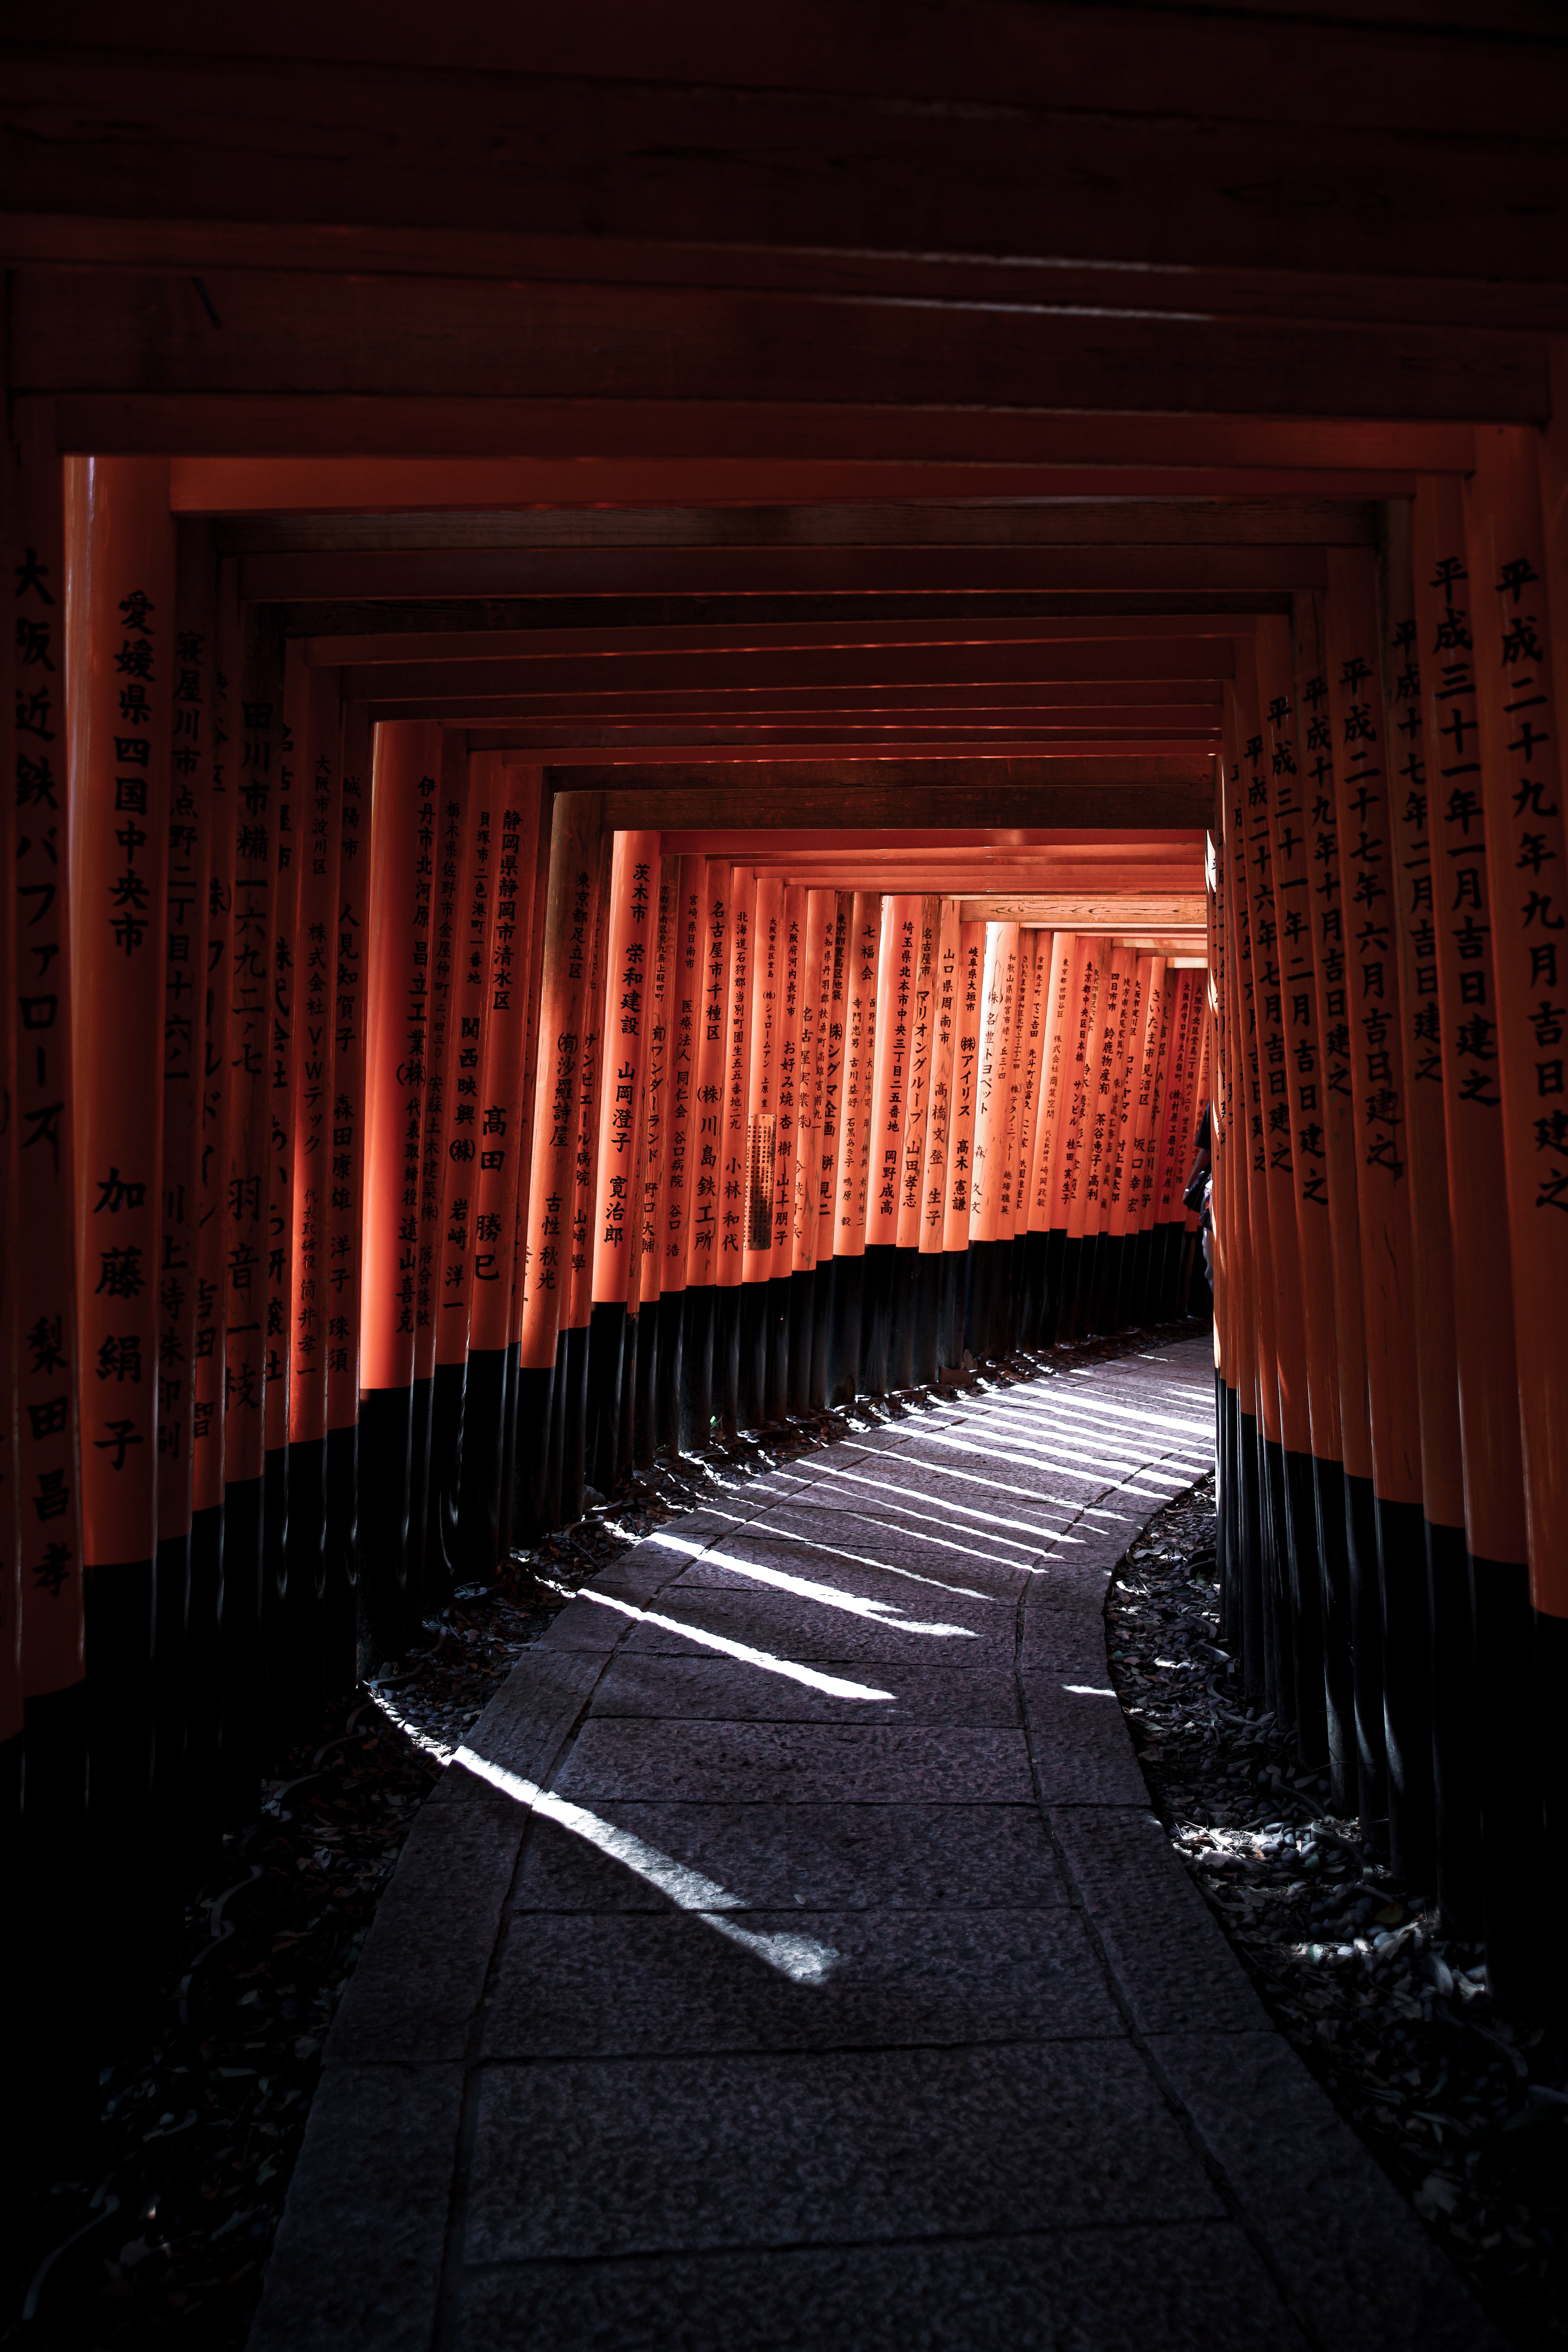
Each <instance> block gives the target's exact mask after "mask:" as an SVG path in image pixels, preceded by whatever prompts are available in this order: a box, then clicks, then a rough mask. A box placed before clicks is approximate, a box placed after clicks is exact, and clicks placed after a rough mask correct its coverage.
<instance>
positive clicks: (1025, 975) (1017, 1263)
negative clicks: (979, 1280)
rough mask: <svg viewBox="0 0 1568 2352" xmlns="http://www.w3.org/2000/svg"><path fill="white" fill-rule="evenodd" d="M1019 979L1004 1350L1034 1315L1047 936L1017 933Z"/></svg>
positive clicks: (1022, 1340)
mask: <svg viewBox="0 0 1568 2352" xmlns="http://www.w3.org/2000/svg"><path fill="white" fill-rule="evenodd" d="M1019 958H1020V969H1021V980H1020V986H1019V1011H1018V1018H1017V1023H1016V1030H1015V1035H1016V1049H1015V1064H1014V1066H1015V1071H1016V1079H1015V1098H1016V1104H1017V1112H1016V1119H1015V1122H1014V1132H1013V1151H1012V1159H1011V1161H1010V1163H1009V1165H1010V1175H1011V1182H1012V1195H1011V1198H1010V1199H1009V1201H1008V1202H1007V1206H1006V1222H1007V1224H1008V1226H1009V1228H1010V1234H1011V1240H1012V1253H1011V1257H1010V1259H1009V1265H1008V1276H1007V1335H1006V1336H1007V1344H1008V1347H1009V1349H1013V1348H1016V1347H1027V1346H1029V1345H1030V1344H1031V1339H1030V1337H1028V1336H1026V1334H1032V1331H1033V1328H1034V1320H1035V1318H1036V1317H1037V1311H1038V1310H1037V1305H1036V1303H1035V1299H1034V1294H1033V1291H1032V1288H1031V1282H1030V1276H1029V1271H1028V1240H1029V1205H1030V1196H1029V1178H1030V1175H1031V1173H1032V1172H1033V1169H1034V1158H1035V1136H1036V1133H1037V1129H1038V1126H1039V1118H1040V1080H1041V1076H1042V1062H1041V1055H1042V1053H1043V1051H1044V1047H1045V1037H1046V991H1047V982H1048V980H1049V977H1050V962H1051V935H1050V933H1049V932H1048V931H1042V930H1034V929H1031V930H1027V931H1024V932H1022V933H1021V934H1020V940H1019Z"/></svg>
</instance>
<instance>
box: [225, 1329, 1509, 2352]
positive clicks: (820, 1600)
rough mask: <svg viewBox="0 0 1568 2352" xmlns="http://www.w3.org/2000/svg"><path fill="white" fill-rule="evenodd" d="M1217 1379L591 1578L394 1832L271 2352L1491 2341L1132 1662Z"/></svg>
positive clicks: (960, 1415)
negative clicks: (1340, 2103) (1134, 1619)
mask: <svg viewBox="0 0 1568 2352" xmlns="http://www.w3.org/2000/svg"><path fill="white" fill-rule="evenodd" d="M1212 1413H1213V1364H1212V1356H1211V1353H1210V1350H1209V1346H1208V1342H1207V1341H1206V1339H1205V1340H1194V1341H1193V1342H1191V1343H1190V1344H1185V1345H1180V1346H1176V1347H1173V1348H1168V1349H1159V1350H1151V1351H1150V1354H1149V1356H1148V1358H1146V1359H1140V1358H1137V1357H1130V1358H1124V1359H1121V1360H1118V1361H1116V1362H1115V1363H1110V1364H1105V1365H1095V1366H1092V1367H1077V1368H1074V1370H1072V1371H1070V1372H1068V1374H1067V1375H1066V1376H1065V1377H1059V1378H1053V1379H1047V1380H1043V1381H1039V1382H1038V1383H1033V1384H1027V1385H1025V1386H1023V1387H1019V1388H1014V1389H1011V1390H1009V1391H1006V1392H1005V1394H1003V1393H1001V1392H997V1391H992V1392H989V1393H987V1392H984V1391H983V1392H980V1393H977V1394H968V1393H966V1394H964V1395H963V1396H959V1397H954V1398H952V1400H950V1401H944V1402H943V1403H942V1406H941V1408H940V1409H939V1410H938V1411H936V1412H931V1413H921V1414H912V1415H910V1416H909V1417H907V1418H905V1419H903V1420H901V1421H899V1422H897V1423H889V1424H887V1425H885V1426H884V1427H882V1428H880V1429H878V1430H874V1431H872V1432H869V1433H866V1434H865V1435H864V1436H858V1437H856V1438H854V1439H852V1440H847V1441H846V1442H844V1443H842V1444H834V1445H832V1446H831V1447H829V1448H827V1449H826V1450H824V1451H823V1452H821V1453H819V1454H813V1455H808V1456H806V1457H805V1458H803V1459H802V1460H801V1461H799V1462H796V1463H792V1464H789V1465H781V1466H780V1467H779V1468H777V1469H776V1470H774V1471H773V1472H771V1473H769V1474H768V1475H766V1476H764V1477H763V1478H760V1479H755V1480H752V1481H749V1482H747V1481H741V1480H737V1481H735V1482H734V1483H733V1485H732V1486H731V1487H730V1488H728V1489H726V1491H724V1492H723V1493H722V1494H721V1495H720V1496H717V1497H715V1498H713V1500H712V1501H711V1503H710V1506H709V1507H705V1508H704V1509H703V1510H701V1511H699V1512H694V1513H692V1514H690V1515H689V1516H688V1517H686V1518H685V1519H684V1520H682V1521H680V1522H679V1523H677V1524H676V1525H674V1526H672V1527H671V1528H667V1529H664V1530H661V1531H660V1533H661V1536H663V1537H664V1538H675V1540H673V1541H671V1540H653V1539H650V1540H648V1541H646V1542H644V1543H642V1544H639V1545H638V1546H637V1547H636V1548H635V1549H634V1550H632V1551H631V1552H630V1553H629V1554H628V1555H626V1557H625V1558H623V1559H620V1560H619V1561H617V1562H616V1566H615V1568H614V1569H613V1570H611V1571H610V1572H609V1573H608V1574H606V1575H605V1576H603V1577H601V1578H598V1579H596V1580H595V1583H594V1585H593V1587H592V1588H590V1590H589V1591H588V1592H587V1593H586V1594H585V1595H584V1596H580V1597H579V1598H577V1599H575V1600H574V1601H571V1602H570V1603H569V1604H568V1606H567V1607H565V1608H564V1609H563V1610H562V1611H561V1612H560V1613H559V1614H558V1616H557V1617H556V1619H555V1620H554V1622H553V1623H552V1626H551V1627H550V1629H549V1631H548V1633H546V1634H545V1635H544V1636H543V1637H542V1639H541V1640H540V1641H539V1642H538V1643H535V1644H534V1645H533V1646H532V1647H531V1649H530V1650H529V1651H528V1652H527V1653H526V1654H525V1655H524V1656H523V1658H522V1659H521V1660H520V1662H519V1664H518V1666H517V1669H516V1671H515V1672H514V1673H513V1675H511V1676H510V1679H509V1681H508V1682H507V1684H506V1685H505V1686H504V1688H503V1689H502V1691H501V1692H500V1694H499V1695H498V1696H497V1698H496V1699H495V1701H494V1702H492V1704H491V1706H489V1708H488V1709H487V1710H486V1712H485V1714H484V1715H483V1716H482V1717H481V1718H480V1719H479V1723H478V1724H476V1725H475V1727H473V1729H472V1731H471V1732H470V1734H469V1737H468V1746H467V1748H466V1749H465V1751H464V1753H465V1756H467V1758H468V1761H467V1762H464V1761H462V1760H458V1761H457V1762H455V1763H454V1766H453V1768H452V1769H451V1771H450V1772H449V1773H448V1775H447V1778H446V1780H444V1781H443V1783H442V1785H441V1787H440V1789H439V1790H438V1791H437V1795H436V1796H435V1797H434V1798H433V1799H432V1800H431V1801H430V1803H429V1804H428V1805H426V1808H425V1809H424V1811H422V1813H421V1815H420V1817H419V1819H418V1821H417V1822H416V1824H415V1827H414V1830H413V1832H412V1833H411V1834H410V1837H409V1839H408V1841H407V1843H406V1845H405V1849H404V1853H403V1856H402V1860H401V1862H400V1864H399V1867H398V1871H397V1874H396V1876H395V1879H394V1881H393V1884H392V1886H391V1888H390V1889H389V1891H388V1894H387V1895H386V1896H385V1898H384V1901H383V1903H382V1906H381V1907H380V1910H379V1911H378V1913H377V1916H376V1919H375V1923H374V1927H373V1930H372V1933H371V1935H370V1937H369V1938H368V1939H367V1942H366V1945H365V1948H364V1952H363V1955H362V1958H361V1961H360V1965H359V1967H358V1969H357V1970H356V1972H355V1974H354V1977H353V1979H352V1981H351V1984H350V1987H349V1990H348V1994H347V1997H346V1998H345V2000H344V2002H343V2005H342V2011H341V2012H340V2014H339V2017H338V2020H337V2022H336V2024H335V2025H334V2027H333V2030H332V2033H331V2037H330V2040H329V2042H328V2046H327V2051H326V2053H325V2063H324V2065H323V2071H322V2077H321V2088H320V2090H319V2092H318V2094H317V2098H316V2102H315V2105H314V2107H313V2109H312V2112H311V2116H310V2125H309V2128H308V2131H307V2134H306V2138H305V2143H304V2147H303V2149H302V2151H301V2156H300V2163H299V2166H298V2168H297V2169H296V2172H295V2176H294V2179H293V2183H292V2185H291V2187H290V2190H289V2200H288V2204H287V2208H286V2210H285V2214H284V2218H283V2221H282V2225H281V2227H280V2229H279V2236H278V2240H277V2243H276V2247H275V2250H274V2253H273V2257H272V2261H271V2263H270V2266H269V2269H268V2278H267V2282H266V2286H265V2291H264V2294H263V2299H262V2304H261V2308H260V2311H259V2313H258V2318H257V2321H256V2326H255V2330H254V2333H253V2336H252V2339H251V2345H252V2352H351V2347H353V2352H361V2347H363V2352H372V2347H374V2352H437V2346H438V2347H440V2352H492V2347H494V2352H499V2347H502V2346H505V2347H509V2348H510V2347H514V2346H517V2345H521V2344H523V2343H526V2344H527V2345H528V2346H529V2347H530V2352H582V2347H603V2352H630V2347H691V2352H708V2347H714V2352H717V2347H724V2352H731V2347H736V2346H745V2347H748V2352H752V2347H775V2346H776V2347H802V2352H805V2348H806V2347H810V2352H817V2347H825V2346H829V2345H831V2346H833V2347H839V2346H843V2347H848V2352H881V2348H882V2347H887V2352H893V2347H897V2352H907V2348H908V2347H926V2346H929V2347H974V2352H979V2347H985V2352H994V2347H1006V2352H1014V2347H1048V2352H1134V2347H1136V2352H1188V2347H1191V2352H1230V2347H1236V2352H1274V2347H1292V2346H1293V2347H1303V2352H1304V2347H1312V2352H1327V2347H1332V2352H1415V2347H1416V2346H1417V2345H1420V2346H1423V2347H1426V2346H1433V2347H1437V2352H1460V2347H1467V2352H1468V2348H1469V2347H1475V2352H1495V2347H1497V2345H1498V2339H1497V2338H1496V2336H1494V2334H1493V2333H1492V2332H1491V2331H1490V2330H1489V2328H1488V2327H1487V2326H1486V2324H1485V2322H1484V2321H1483V2320H1482V2319H1481V2317H1480V2315H1479V2314H1478V2313H1477V2312H1476V2310H1475V2309H1474V2307H1473V2306H1472V2305H1470V2304H1469V2302H1468V2298H1467V2297H1466V2295H1465V2293H1464V2291H1463V2289H1462V2288H1461V2287H1460V2285H1459V2284H1458V2281H1457V2280H1456V2279H1455V2277H1454V2275H1453V2273H1452V2272H1451V2271H1450V2269H1449V2267H1448V2265H1447V2263H1446V2261H1445V2260H1444V2258H1443V2256H1442V2254H1441V2253H1440V2252H1438V2251H1437V2250H1436V2248H1435V2247H1434V2246H1433V2245H1432V2243H1431V2242H1430V2241H1429V2240H1428V2239H1427V2238H1426V2235H1425V2233H1424V2232H1423V2231H1422V2230H1421V2228H1420V2226H1419V2224H1418V2223H1417V2222H1416V2221H1415V2219H1414V2217H1413V2216H1412V2215H1411V2214H1410V2213H1409V2211H1408V2210H1407V2209H1406V2208H1405V2205H1404V2204H1403V2202H1402V2200H1400V2199H1399V2198H1398V2196H1397V2195H1396V2194H1395V2192H1394V2190H1393V2189H1392V2188H1391V2187H1390V2186H1389V2184H1388V2183H1387V2182H1386V2181H1385V2180H1384V2178H1383V2176H1382V2174H1381V2173H1380V2172H1379V2171H1378V2168H1377V2167H1376V2165H1375V2163H1374V2162H1373V2159H1372V2158H1371V2157H1370V2156H1369V2155H1368V2154H1367V2152H1366V2151H1365V2149H1363V2147H1362V2146H1361V2144H1360V2143H1359V2141H1357V2140H1356V2139H1355V2137H1354V2136H1353V2135H1352V2133H1350V2132H1349V2131H1348V2129H1347V2128H1346V2127H1345V2126H1343V2125H1342V2123H1341V2122H1340V2120H1339V2118H1338V2117H1337V2116H1336V2115H1335V2113H1334V2111H1333V2109H1332V2107H1331V2105H1330V2103H1329V2101H1328V2100H1327V2098H1326V2096H1325V2095H1324V2094H1323V2093H1322V2092H1321V2090H1320V2089H1319V2088H1318V2086H1317V2084H1315V2083H1314V2082H1313V2081H1312V2080H1311V2078H1310V2076H1309V2075H1308V2074H1306V2072H1305V2071H1304V2069H1303V2068H1302V2067H1301V2066H1300V2063H1298V2061H1297V2060H1296V2058H1295V2057H1294V2055H1293V2053H1291V2052H1290V2050H1289V2048H1288V2046H1287V2045H1286V2044H1285V2043H1284V2042H1282V2041H1281V2040H1280V2039H1279V2036H1278V2035H1277V2034H1276V2033H1274V2032H1273V2031H1272V2029H1271V2028H1270V2027H1269V2025H1268V2020H1267V2017H1266V2014H1265V2012H1264V2011H1263V2010H1262V2008H1261V2006H1260V2004H1259V2003H1258V2000H1257V1998H1256V1996H1255V1995H1254V1993H1253V1991H1252V1990H1251V1987H1250V1985H1249V1983H1248V1981H1247V1978H1246V1977H1245V1975H1244V1974H1243V1972H1242V1971H1241V1969H1240V1968H1239V1966H1238V1965H1237V1961H1236V1959H1235V1958H1234V1957H1233V1955H1232V1953H1231V1951H1230V1949H1229V1948H1228V1946H1227V1945H1226V1941H1225V1939H1224V1937H1223V1936H1222V1935H1221V1933H1220V1931H1219V1929H1218V1927H1217V1926H1216V1925H1215V1921H1214V1920H1213V1918H1212V1916H1211V1915H1210V1914H1209V1912H1208V1911H1207V1909H1206V1908H1205V1905H1204V1903H1203V1901H1202V1898H1201V1896H1200V1895H1198V1893H1197V1891H1196V1889H1195V1888H1194V1886H1193V1885H1192V1883H1191V1881H1190V1880H1189V1878H1188V1877H1187V1874H1186V1873H1185V1871H1184V1868H1183V1866H1182V1864H1181V1862H1180V1860H1179V1859H1178V1857H1177V1856H1176V1854H1175V1853H1173V1850H1172V1848H1171V1845H1170V1843H1169V1841H1168V1839H1167V1838H1166V1837H1165V1835H1164V1833H1163V1831H1162V1830H1161V1828H1160V1825H1159V1823H1158V1822H1156V1821H1155V1820H1154V1819H1153V1818H1152V1815H1151V1813H1150V1811H1149V1806H1148V1799H1147V1791H1146V1790H1145V1789H1144V1787H1143V1784H1142V1774H1141V1772H1140V1770H1139V1768H1138V1765H1137V1762H1136V1759H1135V1758H1134V1755H1133V1752H1132V1748H1131V1740H1130V1738H1129V1737H1128V1732H1127V1727H1126V1724H1125V1722H1124V1720H1123V1717H1122V1715H1121V1707H1120V1706H1119V1704H1118V1703H1117V1701H1116V1699H1115V1697H1114V1696H1113V1695H1112V1694H1111V1692H1110V1677H1109V1670H1108V1666H1107V1662H1106V1656H1105V1639H1104V1616H1103V1611H1104V1601H1105V1593H1106V1587H1107V1583H1108V1580H1109V1578H1110V1574H1111V1572H1112V1570H1113V1569H1114V1567H1115V1565H1116V1562H1117V1561H1118V1559H1120V1558H1121V1554H1122V1552H1123V1551H1124V1550H1125V1549H1126V1547H1127V1545H1128V1543H1129V1542H1130V1541H1131V1539H1132V1538H1133V1536H1134V1535H1136V1534H1137V1533H1138V1531H1139V1530H1140V1529H1141V1528H1142V1527H1143V1526H1144V1525H1145V1524H1146V1523H1147V1521H1148V1519H1149V1517H1151V1516H1152V1513H1153V1512H1154V1511H1155V1510H1156V1509H1157V1508H1158V1507H1159V1506H1160V1503H1161V1502H1162V1501H1163V1499H1164V1498H1165V1497H1166V1496H1171V1495H1173V1494H1175V1493H1177V1492H1179V1491H1181V1490H1182V1489H1183V1488H1184V1486H1186V1485H1187V1484H1188V1483H1189V1481H1190V1480H1191V1478H1192V1477H1193V1476H1194V1475H1196V1474H1197V1472H1198V1470H1199V1469H1200V1468H1201V1467H1203V1466H1204V1465H1205V1464H1206V1461H1207V1459H1208V1457H1209V1453H1210V1450H1211V1446H1212ZM800 1538H805V1540H804V1541H803V1540H800ZM726 1559H728V1560H730V1561H732V1562H735V1563H736V1565H732V1566H731V1565H726ZM746 1569H749V1570H751V1571H752V1573H746V1572H743V1571H744V1570H746ZM953 1586H957V1587H961V1588H963V1590H960V1591H951V1590H947V1589H944V1588H946V1587H953Z"/></svg>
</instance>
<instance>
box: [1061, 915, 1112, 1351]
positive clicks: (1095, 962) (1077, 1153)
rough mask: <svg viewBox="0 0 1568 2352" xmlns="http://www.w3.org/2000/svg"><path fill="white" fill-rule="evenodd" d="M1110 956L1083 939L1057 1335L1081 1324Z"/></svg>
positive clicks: (1071, 1335)
mask: <svg viewBox="0 0 1568 2352" xmlns="http://www.w3.org/2000/svg"><path fill="white" fill-rule="evenodd" d="M1109 967H1110V947H1109V945H1108V944H1107V942H1106V941H1105V940H1100V939H1090V940H1085V942H1084V949H1083V958H1082V961H1081V962H1080V964H1079V970H1078V974H1077V979H1076V982H1075V988H1076V995H1075V999H1074V1004H1073V1028H1072V1048H1073V1058H1072V1067H1071V1070H1070V1072H1069V1076H1068V1105H1067V1119H1066V1123H1065V1125H1064V1128H1063V1130H1062V1141H1061V1163H1060V1167H1059V1170H1058V1199H1059V1202H1060V1204H1061V1212H1062V1216H1063V1220H1064V1229H1065V1234H1066V1238H1065V1241H1064V1244H1063V1248H1062V1287H1061V1300H1060V1305H1059V1307H1058V1317H1057V1337H1058V1339H1077V1338H1078V1336H1079V1331H1080V1329H1081V1328H1082V1327H1081V1324H1080V1321H1079V1315H1080V1288H1081V1282H1080V1277H1081V1275H1082V1270H1083V1259H1084V1216H1085V1211H1086V1207H1087V1202H1086V1196H1085V1190H1084V1176H1085V1172H1086V1168H1087V1161H1088V1152H1089V1137H1090V1126H1091V1121H1092V1118H1093V1108H1092V1106H1093V1098H1094V1083H1095V1054H1096V1048H1097V1045H1098V1044H1099V1037H1100V1031H1099V1025H1098V1024H1099V1018H1100V995H1101V991H1102V989H1103V987H1104V983H1105V980H1106V975H1107V972H1108V970H1109Z"/></svg>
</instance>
